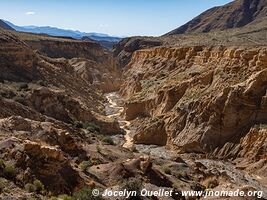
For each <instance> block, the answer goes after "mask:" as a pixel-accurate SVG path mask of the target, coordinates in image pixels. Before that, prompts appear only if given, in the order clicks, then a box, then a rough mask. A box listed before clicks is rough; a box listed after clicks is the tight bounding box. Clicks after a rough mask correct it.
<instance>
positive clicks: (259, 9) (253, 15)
mask: <svg viewBox="0 0 267 200" xmlns="http://www.w3.org/2000/svg"><path fill="white" fill-rule="evenodd" d="M266 16H267V2H266V1H265V0H235V1H233V2H231V3H228V4H226V5H224V6H218V7H214V8H211V9H209V10H207V11H205V12H204V13H202V14H200V15H199V16H197V17H195V18H194V19H192V20H191V21H189V22H188V23H186V24H184V25H183V26H181V27H179V28H177V29H175V30H173V31H171V32H169V33H167V34H166V35H175V34H183V33H206V32H210V31H215V30H226V29H231V28H238V27H243V26H246V25H248V24H250V23H254V22H255V21H258V20H259V21H260V20H261V19H262V18H264V17H266Z"/></svg>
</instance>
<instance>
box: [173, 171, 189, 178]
mask: <svg viewBox="0 0 267 200" xmlns="http://www.w3.org/2000/svg"><path fill="white" fill-rule="evenodd" d="M173 175H174V176H175V177H176V178H178V179H181V178H188V175H187V173H186V172H185V171H182V170H179V171H178V172H174V173H173Z"/></svg>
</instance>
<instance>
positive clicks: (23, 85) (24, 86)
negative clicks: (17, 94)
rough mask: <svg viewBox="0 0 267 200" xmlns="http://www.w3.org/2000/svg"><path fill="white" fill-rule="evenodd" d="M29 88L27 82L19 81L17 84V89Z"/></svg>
mask: <svg viewBox="0 0 267 200" xmlns="http://www.w3.org/2000/svg"><path fill="white" fill-rule="evenodd" d="M27 89H29V86H28V84H27V83H20V84H19V90H27Z"/></svg>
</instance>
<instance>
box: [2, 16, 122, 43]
mask: <svg viewBox="0 0 267 200" xmlns="http://www.w3.org/2000/svg"><path fill="white" fill-rule="evenodd" d="M0 21H2V22H4V23H5V24H6V25H8V27H11V28H12V29H14V30H16V31H21V32H27V33H36V34H47V35H51V36H64V37H72V38H75V39H82V38H83V37H89V38H91V39H92V40H96V41H106V42H111V43H117V42H119V41H120V40H121V39H122V38H120V37H113V36H109V35H107V34H103V33H85V32H80V31H74V30H66V29H60V28H56V27H50V26H17V25H15V24H13V23H11V22H9V21H5V20H0Z"/></svg>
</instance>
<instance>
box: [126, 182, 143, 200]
mask: <svg viewBox="0 0 267 200" xmlns="http://www.w3.org/2000/svg"><path fill="white" fill-rule="evenodd" d="M142 189H143V184H142V181H141V180H140V179H138V178H129V179H128V180H125V182H124V183H123V185H122V190H126V191H136V193H137V196H133V197H129V199H130V200H135V199H141V197H140V193H141V190H142Z"/></svg>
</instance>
